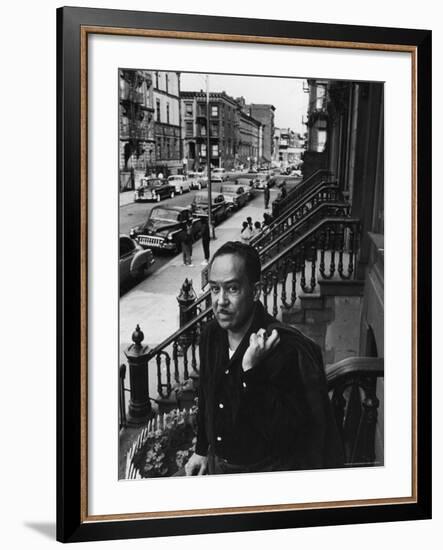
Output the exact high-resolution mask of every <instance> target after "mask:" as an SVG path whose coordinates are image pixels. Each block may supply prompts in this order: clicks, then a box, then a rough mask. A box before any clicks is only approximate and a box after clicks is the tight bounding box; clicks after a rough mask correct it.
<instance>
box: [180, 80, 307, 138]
mask: <svg viewBox="0 0 443 550" xmlns="http://www.w3.org/2000/svg"><path fill="white" fill-rule="evenodd" d="M180 88H181V90H182V91H199V90H204V91H206V75H205V74H197V73H181V78H180ZM209 91H210V92H223V91H225V92H226V93H227V94H228V95H230V96H231V97H234V98H236V97H240V96H243V97H244V98H245V100H246V103H267V104H271V105H274V107H275V126H276V127H278V128H291V129H292V130H294V131H295V132H299V133H301V134H303V133H304V132H305V131H306V126H305V125H304V124H303V123H302V118H303V116H304V115H306V113H307V106H308V94H307V93H305V92H304V91H303V79H298V78H277V77H265V76H237V75H221V74H211V75H209Z"/></svg>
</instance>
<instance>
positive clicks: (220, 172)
mask: <svg viewBox="0 0 443 550" xmlns="http://www.w3.org/2000/svg"><path fill="white" fill-rule="evenodd" d="M214 178H216V180H214ZM227 179H228V174H227V172H226V170H225V169H224V168H213V169H212V170H211V181H213V180H214V181H226V180H227Z"/></svg>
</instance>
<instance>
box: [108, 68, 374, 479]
mask: <svg viewBox="0 0 443 550" xmlns="http://www.w3.org/2000/svg"><path fill="white" fill-rule="evenodd" d="M384 93H385V88H384V83H383V82H381V81H357V80H355V81H353V80H333V79H327V78H325V79H321V78H318V77H316V78H310V77H309V76H308V75H306V76H303V75H301V76H300V77H299V78H288V77H282V76H279V75H275V76H261V75H240V74H215V73H209V74H206V73H192V72H186V71H183V72H176V71H171V70H157V69H155V70H152V69H150V68H149V67H148V68H143V67H140V68H133V67H131V68H123V67H120V68H119V70H118V105H115V109H118V122H119V133H118V136H119V143H118V159H115V161H116V162H118V167H119V170H118V176H119V179H118V182H117V181H116V182H115V185H118V190H119V209H118V212H116V213H115V215H116V216H118V224H119V225H118V227H119V243H118V247H119V266H118V270H119V318H118V319H119V328H118V330H119V343H118V345H119V364H118V365H115V368H116V371H117V369H118V377H119V384H118V408H119V411H118V422H119V425H118V430H119V446H118V449H116V453H117V452H118V479H119V480H122V481H123V480H131V481H132V480H143V479H147V478H165V477H171V476H199V475H218V474H224V475H231V474H251V473H261V472H263V473H265V472H276V471H292V470H313V469H330V468H374V467H376V468H377V467H379V468H380V467H383V466H384V446H385V441H384V116H385V113H384ZM116 150H117V149H116Z"/></svg>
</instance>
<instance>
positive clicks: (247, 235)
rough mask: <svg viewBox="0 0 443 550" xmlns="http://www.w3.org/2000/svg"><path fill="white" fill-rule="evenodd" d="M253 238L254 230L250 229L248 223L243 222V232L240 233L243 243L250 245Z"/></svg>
mask: <svg viewBox="0 0 443 550" xmlns="http://www.w3.org/2000/svg"><path fill="white" fill-rule="evenodd" d="M251 237H252V230H251V228H250V227H249V224H248V222H243V224H242V230H241V232H240V239H241V241H242V242H243V243H245V244H248V243H249V241H250V240H251Z"/></svg>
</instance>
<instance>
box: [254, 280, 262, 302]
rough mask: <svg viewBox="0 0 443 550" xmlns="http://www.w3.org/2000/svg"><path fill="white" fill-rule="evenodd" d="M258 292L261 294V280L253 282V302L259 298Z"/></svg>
mask: <svg viewBox="0 0 443 550" xmlns="http://www.w3.org/2000/svg"><path fill="white" fill-rule="evenodd" d="M260 294H261V282H260V281H257V282H256V283H254V302H258V300H259V299H260Z"/></svg>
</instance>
